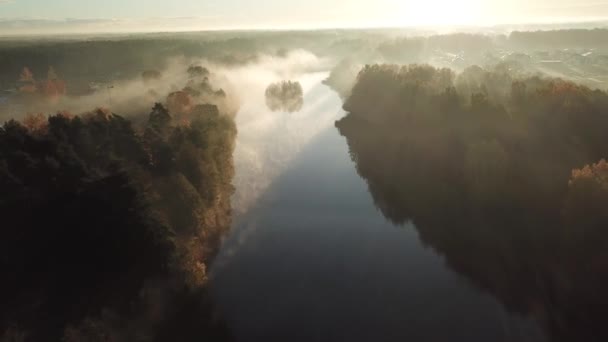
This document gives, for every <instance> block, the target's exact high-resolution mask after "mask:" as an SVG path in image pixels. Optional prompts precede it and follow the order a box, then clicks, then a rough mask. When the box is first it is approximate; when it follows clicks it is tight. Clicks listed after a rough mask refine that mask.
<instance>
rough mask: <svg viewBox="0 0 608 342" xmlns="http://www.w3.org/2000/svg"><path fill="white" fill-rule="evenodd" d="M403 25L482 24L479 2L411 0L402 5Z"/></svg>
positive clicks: (470, 0) (467, 0) (469, 0)
mask: <svg viewBox="0 0 608 342" xmlns="http://www.w3.org/2000/svg"><path fill="white" fill-rule="evenodd" d="M400 7H401V11H402V13H403V14H404V15H403V17H402V18H403V19H402V23H401V24H403V25H406V26H410V25H475V24H478V23H479V22H480V19H481V18H480V17H479V14H480V2H479V1H478V0H459V1H455V0H410V1H403V2H402V3H401V5H400Z"/></svg>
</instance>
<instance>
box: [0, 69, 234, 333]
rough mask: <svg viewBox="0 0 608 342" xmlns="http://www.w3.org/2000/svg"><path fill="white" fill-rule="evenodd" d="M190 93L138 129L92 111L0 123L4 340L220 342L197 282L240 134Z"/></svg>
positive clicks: (201, 280) (217, 235)
mask: <svg viewBox="0 0 608 342" xmlns="http://www.w3.org/2000/svg"><path fill="white" fill-rule="evenodd" d="M198 71H201V72H203V70H198ZM198 71H196V70H194V71H193V72H198ZM203 73H204V72H203ZM196 77H206V76H205V75H196ZM203 84H206V81H204V82H203ZM194 88H195V86H194V85H191V86H189V87H188V88H186V90H185V91H184V94H183V95H184V96H179V95H175V93H174V94H170V95H169V96H168V103H169V107H172V109H173V111H169V110H168V109H167V107H166V106H165V105H163V104H160V103H157V104H156V105H155V106H154V108H153V109H152V111H151V112H150V114H149V115H148V116H147V118H145V117H144V118H137V117H136V118H133V120H138V121H139V122H141V124H134V123H133V122H132V121H131V120H129V119H126V118H125V117H122V116H119V115H117V114H114V113H111V112H110V111H108V110H105V109H97V110H94V111H92V112H90V113H85V114H83V115H76V116H74V115H71V114H69V113H59V114H56V115H51V116H45V115H42V114H38V115H30V116H28V117H26V118H25V119H24V120H23V121H21V122H19V121H15V120H11V121H8V122H6V123H5V124H4V125H3V126H2V128H0V182H2V184H0V186H1V187H2V189H3V191H2V192H1V193H0V216H2V218H3V221H5V222H12V224H11V225H7V226H5V227H4V228H3V229H2V231H3V238H2V240H1V242H0V250H2V254H1V258H0V262H1V266H2V268H3V269H4V272H6V273H5V274H6V275H7V277H5V278H4V281H3V284H2V293H3V295H2V300H1V301H2V303H3V305H2V309H1V310H0V327H2V333H3V334H4V335H1V334H0V336H2V338H3V339H2V341H41V340H57V341H58V340H62V341H66V342H72V341H74V342H75V341H139V340H145V341H166V340H167V338H168V337H169V336H173V334H174V333H175V329H179V331H180V334H181V336H182V337H183V340H193V339H196V338H198V339H200V338H213V339H221V340H225V339H227V338H228V333H227V330H225V328H224V326H223V325H222V322H221V321H220V320H219V318H218V317H216V314H215V313H214V309H213V307H212V304H211V302H210V300H209V298H208V296H207V294H206V291H207V290H206V285H207V268H208V266H209V264H210V262H211V260H212V259H213V257H214V255H215V253H216V252H217V249H218V248H219V245H220V241H221V238H222V236H223V235H224V234H225V233H226V232H227V230H228V229H229V228H230V224H231V204H230V197H231V195H232V193H233V191H234V188H233V186H232V178H233V176H234V165H233V164H234V163H233V156H232V154H233V151H234V148H235V139H236V134H237V131H236V125H235V122H234V119H233V115H231V114H228V113H221V112H220V110H219V109H218V106H216V105H214V104H210V103H198V101H195V100H192V98H193V97H196V96H197V95H196V94H193V95H191V94H192V93H193V92H195V91H197V90H195V89H194ZM198 88H200V87H197V89H198ZM199 90H200V89H199ZM221 96H225V95H224V94H222V95H221ZM20 338H21V339H20Z"/></svg>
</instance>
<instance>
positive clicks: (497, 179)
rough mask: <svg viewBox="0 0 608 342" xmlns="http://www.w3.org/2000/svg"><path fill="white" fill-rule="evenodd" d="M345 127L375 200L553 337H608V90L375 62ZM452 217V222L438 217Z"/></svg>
mask: <svg viewBox="0 0 608 342" xmlns="http://www.w3.org/2000/svg"><path fill="white" fill-rule="evenodd" d="M344 108H345V110H346V111H347V112H348V113H349V114H348V115H347V116H346V117H345V118H344V119H342V120H340V121H339V122H337V123H336V126H337V127H338V129H339V130H340V132H341V134H342V135H344V136H345V137H346V139H347V141H348V145H349V149H350V153H351V156H352V159H353V161H354V162H355V163H356V167H357V171H358V173H359V174H360V175H361V177H363V178H364V179H365V180H366V181H367V184H368V186H369V191H370V193H371V194H372V196H373V198H374V201H375V204H376V206H377V207H378V208H379V209H380V210H381V211H382V213H383V214H384V215H385V216H386V217H387V218H388V219H389V220H391V221H393V222H395V223H396V224H404V223H407V222H413V223H414V224H415V227H416V229H417V231H418V232H419V234H420V236H421V239H422V240H423V241H424V243H425V244H427V245H428V246H430V247H432V248H433V249H435V250H437V251H438V252H439V253H440V254H442V255H444V256H445V257H446V260H447V262H448V264H449V265H450V267H452V268H453V269H454V270H456V271H457V272H459V273H461V274H463V275H465V276H467V277H468V278H469V279H470V280H471V281H472V282H473V283H474V284H475V285H476V286H478V287H479V288H481V289H483V290H484V291H488V292H490V293H492V294H493V295H495V296H496V298H498V299H499V300H501V301H502V302H503V304H504V305H505V307H507V308H508V309H509V310H511V311H512V312H516V313H521V314H525V315H529V316H532V317H533V318H534V319H536V320H537V321H539V322H540V323H541V326H543V328H544V329H545V330H546V332H547V335H548V336H549V337H550V340H552V341H572V340H585V341H602V340H604V339H605V338H606V337H607V335H606V334H605V329H604V322H603V318H602V317H605V315H606V313H607V312H606V308H607V307H608V297H607V296H606V295H605V294H604V290H603V288H604V287H605V286H606V285H607V284H608V278H606V276H605V275H606V274H607V271H608V269H607V268H606V265H607V264H606V254H605V248H604V246H605V244H606V242H608V232H607V231H606V227H608V215H607V214H606V213H608V207H607V204H608V186H607V184H608V183H607V180H608V163H607V162H606V158H608V139H607V137H606V134H605V132H606V131H607V129H608V94H607V93H606V92H603V91H600V90H592V89H589V88H587V87H585V86H580V85H577V84H574V83H572V82H569V81H564V80H560V79H552V78H547V77H544V78H543V77H538V76H536V77H519V76H517V75H512V74H510V73H509V72H505V70H500V69H497V70H484V69H482V68H479V67H472V68H469V69H466V70H464V71H463V72H461V73H455V72H454V71H452V70H449V69H441V68H434V67H431V66H428V65H403V66H401V65H368V66H366V67H365V68H364V69H363V70H362V71H361V72H360V73H359V75H358V78H357V81H356V84H355V86H354V88H353V89H352V94H351V95H350V97H349V98H348V99H347V100H346V102H345V104H344ZM439 213H441V214H439Z"/></svg>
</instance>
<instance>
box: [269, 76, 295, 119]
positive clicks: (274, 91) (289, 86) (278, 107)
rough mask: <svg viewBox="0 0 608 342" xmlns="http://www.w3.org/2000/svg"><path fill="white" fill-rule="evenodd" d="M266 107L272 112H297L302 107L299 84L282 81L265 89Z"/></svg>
mask: <svg viewBox="0 0 608 342" xmlns="http://www.w3.org/2000/svg"><path fill="white" fill-rule="evenodd" d="M266 105H267V106H268V108H269V109H270V110H271V111H273V112H278V111H283V112H288V113H294V112H299V111H300V110H301V109H302V106H303V105H304V91H303V90H302V85H301V84H300V82H292V81H283V82H278V83H272V84H271V85H269V86H268V88H266Z"/></svg>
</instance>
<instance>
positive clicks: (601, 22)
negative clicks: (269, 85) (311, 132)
mask: <svg viewBox="0 0 608 342" xmlns="http://www.w3.org/2000/svg"><path fill="white" fill-rule="evenodd" d="M204 18H208V17H197V16H192V17H165V18H162V17H149V18H113V19H112V18H64V19H46V18H1V17H0V25H3V24H4V25H6V24H10V23H13V24H14V23H19V22H38V23H41V24H43V23H50V24H79V23H81V24H86V23H90V24H94V23H110V22H123V23H129V22H136V21H139V22H144V21H149V20H158V19H161V20H196V19H204ZM593 24H596V25H598V26H596V27H588V28H576V27H570V28H557V26H568V25H569V26H577V25H593ZM552 26H553V27H552ZM0 27H1V26H0ZM524 27H529V28H530V29H531V30H532V29H536V30H541V31H542V30H559V29H587V30H593V29H607V28H608V17H597V18H584V19H583V18H570V19H569V18H561V19H559V20H558V19H554V20H549V19H547V20H535V21H521V22H519V23H517V22H504V23H495V24H489V23H477V24H475V23H471V24H412V25H407V24H401V25H375V24H368V25H365V24H361V25H336V26H333V25H326V26H317V27H314V26H305V25H301V26H292V27H288V26H281V25H277V26H274V27H272V26H268V27H263V26H249V27H209V28H197V27H183V28H180V27H173V28H167V29H157V28H154V27H150V28H149V29H148V28H142V29H137V28H134V29H129V28H125V30H122V31H121V30H120V29H119V30H107V31H104V30H94V29H92V30H90V31H79V32H73V31H74V30H75V28H73V29H72V30H69V29H65V28H64V30H63V31H62V30H61V28H57V29H56V30H53V31H52V32H49V30H48V29H47V30H41V31H40V32H31V31H30V32H27V31H25V30H27V28H23V27H13V28H12V29H14V30H19V29H21V30H23V31H24V32H13V33H9V34H2V33H0V38H12V37H37V36H38V37H53V36H91V35H94V36H101V35H131V34H171V33H206V32H214V33H218V32H227V33H228V32H296V31H297V32H306V31H333V30H335V31H355V30H431V31H433V30H439V31H441V30H448V31H451V32H453V31H454V30H457V29H464V30H475V29H477V30H479V29H507V28H513V29H512V31H515V30H516V29H517V28H524ZM543 27H544V28H545V29H542V28H543ZM5 28H6V27H5ZM24 29H25V30H24ZM81 29H82V28H81Z"/></svg>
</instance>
